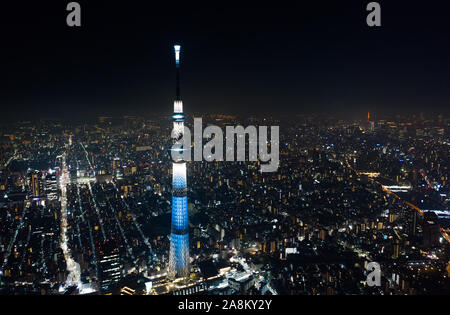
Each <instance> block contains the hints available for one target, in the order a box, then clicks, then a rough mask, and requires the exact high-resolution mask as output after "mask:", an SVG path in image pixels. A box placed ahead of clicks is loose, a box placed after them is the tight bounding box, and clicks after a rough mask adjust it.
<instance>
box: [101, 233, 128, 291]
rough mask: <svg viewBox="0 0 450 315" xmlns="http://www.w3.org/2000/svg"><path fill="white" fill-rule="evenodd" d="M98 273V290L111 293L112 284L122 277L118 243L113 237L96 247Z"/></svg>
mask: <svg viewBox="0 0 450 315" xmlns="http://www.w3.org/2000/svg"><path fill="white" fill-rule="evenodd" d="M97 251H98V253H97V255H98V275H99V280H100V290H101V291H102V292H103V293H111V290H112V289H113V287H114V285H116V284H117V283H118V282H119V281H120V280H121V278H122V269H123V268H122V263H121V260H120V252H119V244H118V243H117V241H116V240H115V239H109V240H107V241H106V242H103V243H102V244H100V245H99V246H98V247H97Z"/></svg>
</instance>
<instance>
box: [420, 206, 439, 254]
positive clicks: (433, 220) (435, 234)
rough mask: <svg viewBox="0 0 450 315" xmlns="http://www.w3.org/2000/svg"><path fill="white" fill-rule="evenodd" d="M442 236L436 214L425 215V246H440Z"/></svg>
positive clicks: (429, 212) (428, 213) (428, 212)
mask: <svg viewBox="0 0 450 315" xmlns="http://www.w3.org/2000/svg"><path fill="white" fill-rule="evenodd" d="M440 236H441V233H440V226H439V223H438V217H437V215H436V213H434V212H431V211H427V212H425V213H424V214H423V246H424V247H425V248H431V247H435V246H438V245H439V238H440Z"/></svg>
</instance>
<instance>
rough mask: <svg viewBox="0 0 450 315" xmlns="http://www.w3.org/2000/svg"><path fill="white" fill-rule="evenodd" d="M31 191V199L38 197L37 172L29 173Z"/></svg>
mask: <svg viewBox="0 0 450 315" xmlns="http://www.w3.org/2000/svg"><path fill="white" fill-rule="evenodd" d="M31 191H32V193H33V197H35V198H36V197H39V173H37V172H33V173H31Z"/></svg>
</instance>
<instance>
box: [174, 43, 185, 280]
mask: <svg viewBox="0 0 450 315" xmlns="http://www.w3.org/2000/svg"><path fill="white" fill-rule="evenodd" d="M174 49H175V63H176V69H177V88H176V99H175V102H174V113H173V115H172V120H173V131H172V138H173V139H174V144H179V143H180V141H182V138H183V135H184V114H183V102H182V101H181V98H180V49H181V46H179V45H175V46H174ZM174 150H175V151H178V152H173V151H174ZM183 150H184V148H182V146H179V147H178V148H176V146H174V147H172V149H171V153H172V162H173V163H172V166H173V167H172V170H173V174H172V226H171V234H170V256H169V277H170V278H175V277H182V278H186V277H188V276H189V270H190V266H189V262H190V261H189V260H190V259H189V226H188V203H187V189H186V162H185V161H184V159H183V157H182V154H176V153H180V151H183ZM174 153H175V154H174Z"/></svg>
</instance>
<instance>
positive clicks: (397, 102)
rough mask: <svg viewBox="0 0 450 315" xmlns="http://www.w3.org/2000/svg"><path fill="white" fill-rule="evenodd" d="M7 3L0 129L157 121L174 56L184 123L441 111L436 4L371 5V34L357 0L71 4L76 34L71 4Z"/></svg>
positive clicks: (167, 100)
mask: <svg viewBox="0 0 450 315" xmlns="http://www.w3.org/2000/svg"><path fill="white" fill-rule="evenodd" d="M15 2H16V4H11V3H10V4H4V3H2V6H1V7H0V36H1V42H2V45H1V52H0V57H1V68H0V75H1V82H0V83H1V85H0V86H1V87H0V104H1V120H3V121H4V120H12V119H21V118H27V119H30V118H49V119H55V118H62V119H75V118H76V119H87V118H92V117H96V116H99V115H109V116H117V115H126V114H134V115H144V116H148V115H150V114H151V113H153V112H154V113H167V114H169V113H170V112H171V111H172V108H173V107H172V106H173V105H172V101H173V98H174V94H175V86H174V84H175V70H174V57H173V50H172V49H173V48H172V45H173V44H174V43H175V42H179V43H181V45H182V78H181V79H182V91H181V94H182V98H183V100H184V103H185V111H186V112H187V113H197V114H199V113H204V112H208V113H229V114H241V113H243V114H251V115H258V114H261V115H275V114H301V113H309V112H319V113H330V114H332V115H335V114H337V115H343V114H348V115H349V116H350V115H353V116H358V115H361V116H363V115H364V113H367V111H371V112H374V113H380V114H381V113H388V112H399V113H401V112H408V113H415V112H417V113H419V112H425V113H448V111H449V110H448V108H449V107H450V106H449V104H450V88H449V85H450V2H449V1H448V0H442V1H438V0H431V1H421V2H419V3H416V1H404V0H402V1H400V0H396V1H386V0H383V1H378V2H379V3H380V4H381V10H382V12H381V19H382V26H381V28H370V27H368V26H367V25H366V16H367V14H368V12H367V11H366V9H365V7H366V5H367V3H369V2H370V1H361V0H359V1H350V0H345V1H295V2H293V1H292V2H282V1H271V2H261V1H259V2H256V1H255V2H252V1H240V2H233V1H209V2H207V3H201V2H197V1H184V2H180V3H182V5H181V4H177V3H178V2H175V1H132V0H130V1H99V0H96V1H78V2H79V3H80V5H81V9H82V13H81V14H82V26H81V28H70V27H68V26H67V25H66V16H67V14H68V12H67V11H66V5H67V3H69V2H70V1H63V0H59V1H47V0H41V1H39V0H36V1H15ZM243 2H245V3H246V4H245V6H243V4H242V3H243ZM307 2H308V3H307ZM392 2H395V3H394V4H393V3H392ZM163 3H164V4H163ZM193 3H196V4H193ZM197 3H198V4H197ZM312 3H315V4H312Z"/></svg>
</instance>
